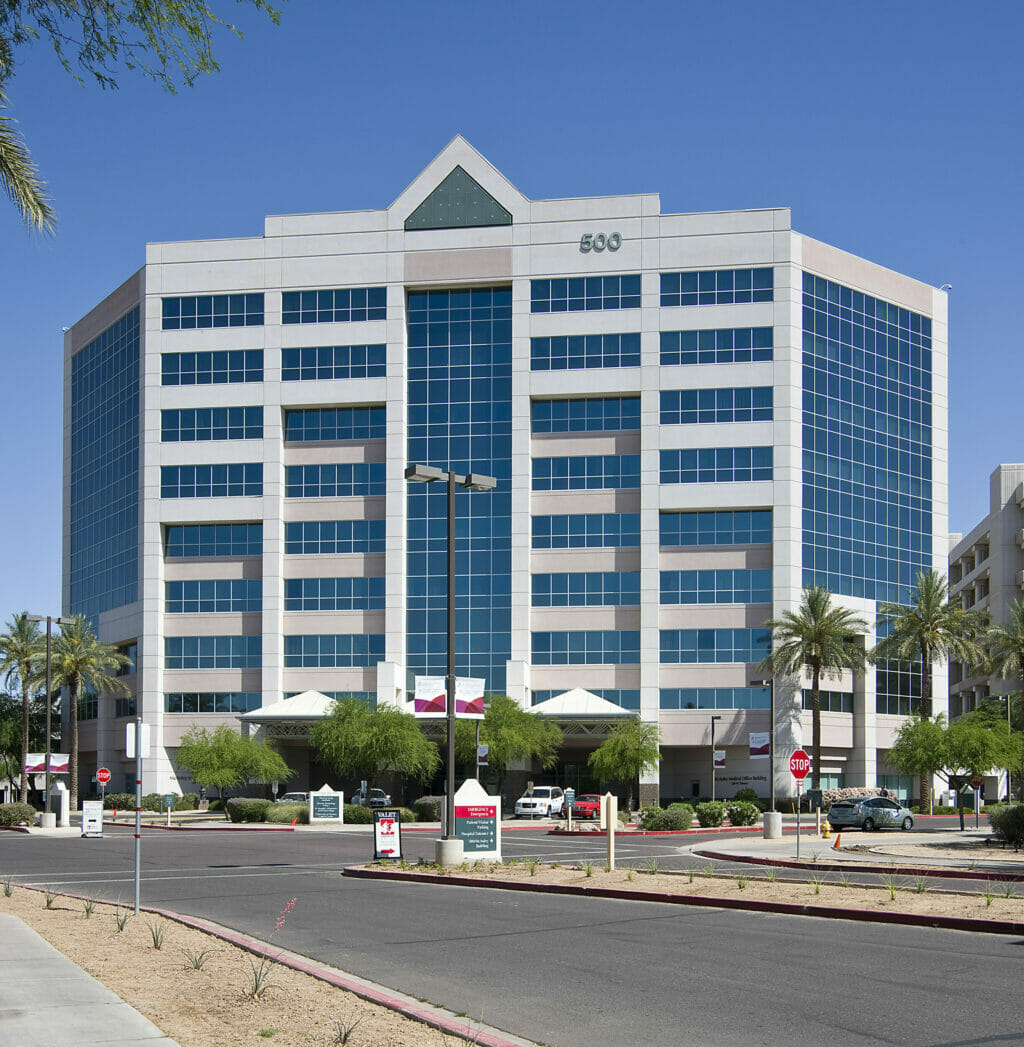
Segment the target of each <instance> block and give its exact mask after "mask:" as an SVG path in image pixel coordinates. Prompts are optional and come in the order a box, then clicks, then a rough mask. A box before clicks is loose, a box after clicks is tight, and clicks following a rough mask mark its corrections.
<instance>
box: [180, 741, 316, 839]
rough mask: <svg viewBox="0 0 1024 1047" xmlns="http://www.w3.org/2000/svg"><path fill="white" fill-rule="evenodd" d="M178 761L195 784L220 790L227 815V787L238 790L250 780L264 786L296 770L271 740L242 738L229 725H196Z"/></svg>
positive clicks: (184, 743) (284, 780) (288, 775)
mask: <svg viewBox="0 0 1024 1047" xmlns="http://www.w3.org/2000/svg"><path fill="white" fill-rule="evenodd" d="M177 763H178V766H179V767H182V768H184V769H185V770H186V771H188V772H189V774H191V775H192V778H193V780H194V781H195V782H196V784H198V785H201V786H203V787H204V788H208V789H216V790H217V795H218V796H219V798H220V801H221V806H222V807H223V808H224V817H225V818H227V817H228V811H227V805H226V804H225V802H224V790H225V789H235V788H237V787H238V786H240V785H245V784H246V782H248V781H249V780H250V779H255V780H256V781H258V782H261V783H262V784H264V785H266V784H267V783H268V782H274V781H282V782H286V781H288V779H289V778H291V777H293V776H294V773H295V772H294V771H293V770H292V769H291V768H290V767H289V766H288V764H286V763H285V762H284V759H283V758H282V757H281V755H280V753H278V752H277V751H276V750H275V749H273V748H272V747H271V745H270V744H269V743H268V742H265V741H263V740H261V739H258V738H243V737H242V736H241V735H240V734H239V733H238V732H237V731H234V730H232V729H231V728H230V727H229V726H228V725H227V724H221V726H219V727H215V728H214V729H213V730H212V731H211V730H209V729H208V728H206V727H200V726H199V725H198V724H193V725H192V726H191V727H190V728H189V729H188V731H187V732H186V734H185V736H184V738H182V740H181V745H180V746H179V748H178V757H177Z"/></svg>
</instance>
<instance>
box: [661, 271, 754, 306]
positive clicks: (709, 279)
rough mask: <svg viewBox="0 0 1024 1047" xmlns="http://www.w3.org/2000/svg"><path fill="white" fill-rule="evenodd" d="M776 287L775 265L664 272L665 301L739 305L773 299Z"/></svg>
mask: <svg viewBox="0 0 1024 1047" xmlns="http://www.w3.org/2000/svg"><path fill="white" fill-rule="evenodd" d="M773 287H774V274H773V272H772V270H771V269H701V270H699V271H689V272H683V273H662V274H661V304H662V305H663V306H672V305H734V304H735V305H739V304H741V303H743V302H770V301H772V291H773Z"/></svg>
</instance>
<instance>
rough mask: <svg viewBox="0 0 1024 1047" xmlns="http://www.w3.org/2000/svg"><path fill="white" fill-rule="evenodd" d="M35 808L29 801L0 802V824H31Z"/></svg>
mask: <svg viewBox="0 0 1024 1047" xmlns="http://www.w3.org/2000/svg"><path fill="white" fill-rule="evenodd" d="M35 820H36V809H35V808H34V807H33V806H32V804H30V803H0V825H22V824H25V825H31V824H32V823H33V822H34V821H35Z"/></svg>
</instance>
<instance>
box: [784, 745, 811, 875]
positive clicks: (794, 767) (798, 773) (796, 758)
mask: <svg viewBox="0 0 1024 1047" xmlns="http://www.w3.org/2000/svg"><path fill="white" fill-rule="evenodd" d="M810 769H811V758H810V757H809V756H808V755H807V753H806V752H804V750H803V749H797V751H796V752H795V753H793V755H792V756H791V757H790V758H789V773H790V774H791V775H793V777H794V778H795V779H796V856H797V858H799V857H800V791H801V789H802V788H803V784H804V779H805V778H806V777H807V772H808V771H809V770H810Z"/></svg>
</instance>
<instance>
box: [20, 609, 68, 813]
mask: <svg viewBox="0 0 1024 1047" xmlns="http://www.w3.org/2000/svg"><path fill="white" fill-rule="evenodd" d="M25 619H26V621H29V622H46V778H45V781H46V795H45V798H44V806H43V810H44V811H45V812H46V813H47V814H49V813H50V736H51V729H50V689H51V687H52V686H53V683H52V674H51V670H50V657H51V656H50V648H51V636H52V634H53V623H54V622H56V623H57V624H58V625H74V624H75V620H74V618H54V617H53V616H52V615H49V614H48V615H45V616H43V615H41V614H26V615H25Z"/></svg>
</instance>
